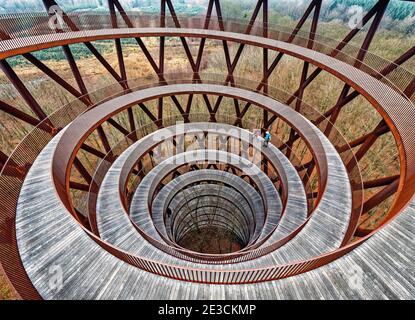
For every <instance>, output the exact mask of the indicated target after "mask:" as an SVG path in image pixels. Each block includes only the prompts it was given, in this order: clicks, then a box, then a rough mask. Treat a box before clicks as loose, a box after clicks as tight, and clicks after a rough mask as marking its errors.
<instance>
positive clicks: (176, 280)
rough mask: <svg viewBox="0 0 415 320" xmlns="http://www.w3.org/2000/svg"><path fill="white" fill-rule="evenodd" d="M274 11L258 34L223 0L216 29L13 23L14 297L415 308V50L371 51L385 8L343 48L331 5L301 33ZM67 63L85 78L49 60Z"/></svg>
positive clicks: (138, 18) (305, 20)
mask: <svg viewBox="0 0 415 320" xmlns="http://www.w3.org/2000/svg"><path fill="white" fill-rule="evenodd" d="M268 2H269V0H258V1H255V2H254V1H253V5H252V7H253V10H252V13H251V16H248V17H247V18H246V19H245V20H237V19H231V18H226V17H227V15H226V12H225V8H222V7H224V6H223V5H222V3H221V0H209V1H207V9H206V13H205V15H203V16H201V15H197V16H188V15H179V14H177V13H176V11H177V10H176V9H175V3H174V1H172V0H161V3H160V11H159V13H158V14H153V15H145V14H142V13H140V12H128V11H125V10H124V7H123V3H122V0H108V9H109V11H108V12H98V13H90V12H85V13H75V14H74V13H69V12H65V10H63V8H62V7H61V6H59V4H58V3H56V2H55V1H54V0H43V4H44V7H45V9H46V10H45V13H31V14H23V13H22V14H14V15H3V16H1V17H0V38H1V41H0V67H1V70H2V72H3V79H4V81H5V83H3V85H2V86H3V87H4V88H5V87H7V88H8V89H9V90H10V91H11V92H13V93H14V94H13V95H10V96H5V95H2V99H1V100H0V113H1V119H0V120H1V122H2V132H1V143H2V146H1V148H2V149H1V152H0V168H1V175H0V262H1V272H2V274H3V278H4V279H5V281H6V283H7V285H8V287H9V288H10V289H9V290H10V292H12V294H13V295H14V296H15V297H18V298H22V299H190V298H192V299H276V298H280V299H378V298H381V299H397V298H398V299H413V298H414V297H415V269H414V264H415V245H414V243H415V212H414V211H415V203H414V202H413V195H414V193H415V126H414V121H415V105H414V103H415V75H414V74H413V73H412V72H411V69H412V70H415V68H411V67H410V66H411V65H412V66H413V62H414V61H413V59H414V55H415V47H414V46H413V43H409V44H408V43H406V42H405V43H402V46H403V47H404V48H403V49H402V50H401V52H400V53H399V54H398V55H397V56H396V57H392V58H390V59H385V58H382V57H380V56H378V55H376V54H374V53H372V52H371V51H370V49H371V44H372V43H373V42H374V41H376V37H377V36H378V34H379V26H380V24H381V23H382V19H383V18H384V17H385V12H387V10H388V5H390V3H389V1H388V0H380V1H377V2H376V3H375V4H374V5H373V7H372V8H370V9H369V10H368V11H367V12H364V13H363V14H362V16H361V17H360V19H359V21H357V23H356V27H353V28H349V29H347V30H346V31H345V34H344V35H343V37H342V39H341V40H333V39H332V38H330V37H326V36H323V35H322V34H321V33H320V32H319V30H320V29H319V28H320V27H321V25H322V22H321V11H322V6H324V5H325V4H324V0H311V1H309V3H307V6H306V7H305V11H304V13H303V15H302V16H301V17H299V19H298V21H296V23H295V26H294V27H293V28H290V27H289V26H279V25H273V24H271V23H269V15H270V14H271V12H270V10H269V8H270V4H269V3H268ZM100 44H105V45H106V46H110V45H111V46H113V47H114V53H115V54H114V56H115V58H114V59H112V60H110V59H109V58H108V57H106V55H105V52H103V51H102V50H100V48H101V47H100ZM80 47H82V48H83V49H84V50H86V51H88V54H89V58H88V59H90V60H91V61H92V60H94V63H95V65H96V66H98V67H96V68H95V67H94V68H95V69H96V70H95V71H96V73H99V74H102V75H103V76H105V77H106V79H109V80H108V83H107V84H106V85H99V86H98V85H97V82H96V81H95V80H94V79H96V78H93V77H89V76H88V75H87V74H86V72H85V70H83V68H82V67H83V66H85V65H84V64H82V63H81V62H82V61H81V60H82V59H83V57H82V55H81V56H79V55H77V53H76V49H77V48H80ZM127 48H128V50H131V48H133V50H135V51H137V52H139V57H136V58H131V55H130V54H128V55H127V54H126V51H127ZM57 49H59V50H62V51H63V53H64V56H65V58H66V61H65V63H67V64H66V70H67V71H68V73H70V75H71V76H70V77H64V76H61V75H60V74H59V72H58V71H57V70H55V68H54V66H53V65H51V64H48V63H47V62H45V61H43V60H42V59H41V58H40V57H39V54H38V53H39V52H44V51H47V52H50V51H51V50H57ZM48 50H49V51H48ZM178 50H180V52H181V56H182V57H183V60H182V61H181V62H180V68H178V67H176V68H173V67H172V65H174V60H175V58H176V57H177V55H176V52H177V51H178ZM212 52H214V53H215V54H212ZM13 59H14V60H13ZM16 59H20V60H17V61H18V62H19V63H23V62H24V63H26V65H31V66H33V67H34V68H36V69H37V70H38V71H39V72H41V73H42V75H43V76H44V79H46V80H44V82H43V83H44V84H45V83H46V85H43V87H42V86H41V85H40V84H37V83H29V82H28V81H25V78H24V75H23V74H21V72H20V71H19V69H18V66H19V63H18V64H17V65H16V63H13V61H14V62H15V61H16ZM85 59H86V58H85ZM138 61H141V62H142V63H145V68H144V67H143V70H142V71H143V74H141V75H140V76H139V77H133V76H132V75H131V72H130V64H134V63H138ZM143 61H144V62H143ZM211 64H215V67H214V68H210V67H209V66H210V65H211ZM287 64H288V66H291V65H292V66H294V65H295V67H293V69H295V70H291V71H292V72H293V73H295V75H292V73H289V74H284V72H282V68H287ZM284 66H285V67H284ZM250 67H252V68H253V69H249V68H250ZM144 69H145V70H144ZM247 70H248V71H247ZM249 70H251V71H249ZM252 70H254V71H252ZM255 70H256V71H255ZM284 75H286V76H287V77H284ZM278 80H279V81H278ZM4 81H3V82H4ZM289 81H291V82H292V83H294V87H295V90H289V89H288V87H287V85H286V84H287V82H289ZM323 85H324V87H325V88H327V86H328V85H332V87H331V89H330V90H329V91H330V92H326V93H324V94H325V96H327V97H326V99H320V98H319V99H311V98H312V97H313V95H318V94H319V93H320V91H321V90H322V87H323ZM39 86H41V88H40V89H39ZM329 87H330V86H329ZM39 92H43V96H39V94H38V93H39ZM58 92H59V93H62V96H63V97H64V98H62V99H61V100H59V99H57V98H56V95H57V93H58ZM369 120H370V121H369ZM266 131H269V132H270V134H271V137H272V138H271V141H270V142H269V143H268V145H266V143H265V141H264V139H263V136H264V133H265V132H266ZM379 168H383V170H380V169H379Z"/></svg>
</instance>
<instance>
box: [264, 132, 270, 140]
mask: <svg viewBox="0 0 415 320" xmlns="http://www.w3.org/2000/svg"><path fill="white" fill-rule="evenodd" d="M264 139H265V141H270V140H271V135H270V134H269V133H266V134H265V138H264Z"/></svg>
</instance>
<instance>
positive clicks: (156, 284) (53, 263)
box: [17, 133, 415, 299]
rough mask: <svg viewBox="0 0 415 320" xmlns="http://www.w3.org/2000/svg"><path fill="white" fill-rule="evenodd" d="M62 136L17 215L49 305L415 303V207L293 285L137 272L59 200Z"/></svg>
mask: <svg viewBox="0 0 415 320" xmlns="http://www.w3.org/2000/svg"><path fill="white" fill-rule="evenodd" d="M60 135H61V133H60V134H59V135H58V136H57V137H55V138H54V140H53V141H52V142H51V143H50V144H49V145H48V146H47V147H46V148H45V149H44V151H43V152H42V153H41V155H40V156H39V157H38V159H37V160H36V162H35V164H34V166H33V167H32V169H31V170H30V172H29V175H28V176H27V179H26V181H25V185H24V187H23V189H22V195H25V196H24V198H25V199H23V197H22V198H21V199H20V200H19V204H18V212H17V236H18V240H19V249H20V252H21V257H22V260H23V263H24V265H25V267H26V270H27V272H28V274H29V276H30V278H31V279H32V281H33V283H34V285H35V286H36V288H37V289H38V290H39V292H40V294H41V295H42V297H43V298H45V299H323V298H324V299H386V298H389V299H397V298H400V299H405V298H406V299H411V298H413V296H414V294H415V270H414V268H413V265H414V263H415V247H414V246H413V241H414V239H415V228H414V226H415V203H414V204H411V205H410V206H409V207H407V208H406V209H405V210H404V212H403V213H402V214H401V215H399V216H398V217H397V218H396V219H394V221H392V222H391V223H390V224H389V225H387V226H386V227H385V228H383V229H382V230H380V231H379V232H378V233H376V234H375V235H374V236H373V237H371V238H370V239H369V240H368V241H366V242H365V243H363V244H362V245H361V246H360V247H358V248H357V249H355V250H353V251H352V252H351V253H349V254H347V255H345V256H343V257H341V258H339V259H338V260H336V261H334V262H332V263H330V264H328V265H326V266H323V267H321V268H319V269H316V270H313V271H310V272H307V273H305V274H301V275H298V276H295V277H290V278H287V279H282V280H278V281H273V282H263V283H257V284H250V285H204V284H195V283H187V282H182V281H177V280H171V279H167V278H164V277H159V276H156V275H153V274H150V273H148V272H144V271H141V270H139V269H137V268H134V267H132V266H130V265H128V264H126V263H124V262H122V261H120V260H118V259H116V258H114V257H113V256H112V255H110V254H109V253H108V252H106V251H105V250H103V249H102V248H101V247H99V246H97V245H96V243H95V242H94V241H93V240H91V239H90V238H89V237H88V236H87V235H86V234H85V232H84V231H83V230H82V229H81V228H80V226H79V225H78V224H77V223H76V222H75V221H74V219H73V218H72V217H70V216H69V215H68V213H67V212H66V210H65V208H64V207H63V205H62V204H61V203H60V201H59V200H58V199H57V198H56V195H55V193H54V191H53V186H52V181H51V176H50V170H49V167H50V165H51V155H52V153H53V151H54V146H55V145H56V142H57V140H58V139H59V137H60ZM40 213H41V214H40ZM45 219H47V220H48V223H45ZM385 253H386V254H385ZM55 270H61V271H62V273H61V274H62V280H63V281H62V283H61V286H55V285H50V284H51V283H52V284H54V283H55V282H51V281H50V280H51V276H53V275H55V274H56V271H55ZM356 270H357V273H358V274H360V270H361V271H362V276H361V277H360V278H358V280H359V279H360V280H361V283H360V282H359V281H360V280H359V281H357V284H356V283H355V282H353V281H351V280H350V279H352V277H353V274H354V273H355V271H356Z"/></svg>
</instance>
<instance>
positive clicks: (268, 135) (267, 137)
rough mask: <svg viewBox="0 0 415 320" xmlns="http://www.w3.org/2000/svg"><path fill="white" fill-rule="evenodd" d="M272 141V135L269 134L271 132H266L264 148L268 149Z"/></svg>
mask: <svg viewBox="0 0 415 320" xmlns="http://www.w3.org/2000/svg"><path fill="white" fill-rule="evenodd" d="M270 140H271V134H270V133H269V131H267V132H265V137H264V147H268V143H269V142H270Z"/></svg>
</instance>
